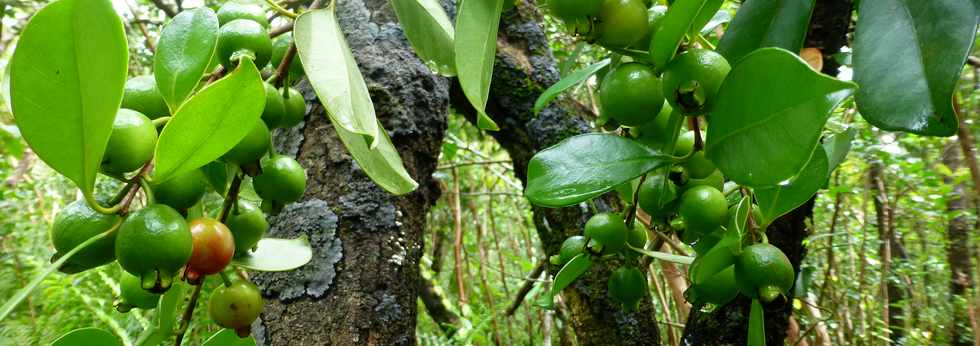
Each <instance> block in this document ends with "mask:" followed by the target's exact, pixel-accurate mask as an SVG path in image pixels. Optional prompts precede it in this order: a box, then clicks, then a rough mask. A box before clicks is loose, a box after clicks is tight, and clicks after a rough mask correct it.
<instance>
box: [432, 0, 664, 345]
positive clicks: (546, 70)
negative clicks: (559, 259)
mask: <svg viewBox="0 0 980 346" xmlns="http://www.w3.org/2000/svg"><path fill="white" fill-rule="evenodd" d="M541 19H542V18H541V15H540V13H538V11H537V9H536V8H535V6H534V4H533V3H530V2H521V3H519V4H518V5H517V7H515V9H513V10H510V11H507V12H505V13H504V14H503V16H502V17H501V24H500V31H499V33H498V36H497V59H496V64H495V66H494V72H493V73H494V75H493V82H492V83H491V85H490V100H489V102H488V103H487V113H488V114H490V115H491V117H492V118H493V119H494V120H495V121H496V122H497V124H498V125H499V126H500V131H494V132H488V134H490V135H491V136H493V137H494V139H496V140H497V142H498V143H500V145H501V147H503V148H504V149H505V150H507V152H508V153H509V154H510V157H511V159H512V160H513V165H514V174H515V176H517V178H519V179H520V180H521V182H522V183H524V184H525V185H526V184H527V164H528V161H529V160H530V159H531V157H532V156H533V155H534V154H535V153H537V152H538V151H539V150H541V149H544V148H547V147H549V146H551V145H553V144H555V143H558V142H559V141H561V140H562V139H565V138H568V137H570V136H573V135H576V134H580V133H585V132H588V131H589V130H590V129H589V125H588V123H587V122H586V121H585V120H584V119H583V118H582V117H580V116H579V114H576V113H577V111H576V110H575V109H574V108H575V107H573V106H570V105H562V104H559V103H555V104H552V105H550V106H549V107H547V108H545V109H544V110H543V111H542V112H541V113H540V114H539V115H537V116H535V115H534V113H533V111H532V107H533V105H534V101H535V100H537V98H538V96H539V95H540V94H541V92H542V91H544V89H546V88H547V87H548V86H550V85H551V84H553V83H555V82H557V81H558V78H559V76H558V68H557V63H556V60H555V58H554V56H553V55H552V53H551V49H550V48H549V46H548V40H547V37H546V35H545V32H544V30H543V29H542V27H541V25H540V20H541ZM451 94H452V100H453V105H454V106H455V108H456V109H457V110H458V111H459V112H461V113H463V114H465V115H466V116H467V118H468V119H469V120H470V121H471V122H473V123H475V118H474V115H475V114H474V110H473V108H472V107H471V106H470V105H469V103H468V102H467V101H466V98H465V97H464V96H463V94H462V90H461V89H460V88H459V85H458V83H454V85H453V86H452V88H451ZM610 201H612V199H601V198H600V199H598V200H597V205H598V206H599V208H600V209H603V210H609V209H610V205H611V203H610ZM533 212H534V225H535V227H536V228H537V232H538V237H539V238H540V240H541V243H542V245H543V246H544V251H545V252H546V253H548V254H555V253H558V249H559V247H560V246H561V242H562V241H564V239H565V238H566V237H568V236H571V235H575V234H581V232H582V227H583V226H584V223H585V221H586V220H587V218H588V217H589V216H590V215H589V213H588V212H587V211H586V210H585V208H582V207H579V206H573V207H567V208H559V209H550V208H540V207H534V208H533ZM616 265H617V263H605V262H601V261H600V262H596V263H595V265H593V266H592V269H590V270H589V272H588V273H586V274H585V275H583V276H582V277H581V278H579V279H578V280H576V282H575V283H574V284H572V285H571V287H569V288H567V289H565V290H564V291H563V292H562V297H563V298H564V299H565V303H566V305H567V306H568V310H569V311H568V313H569V322H570V323H571V325H572V327H573V330H574V331H575V334H576V336H577V338H578V341H579V343H580V344H583V345H658V344H659V343H660V332H659V330H658V328H657V323H656V322H657V321H656V317H655V316H656V313H655V311H654V307H653V304H652V303H651V300H650V299H644V300H642V302H641V304H640V307H639V309H637V310H636V311H633V312H629V313H627V312H624V311H623V310H622V309H621V308H620V307H619V306H618V304H616V302H614V301H613V300H612V299H611V298H609V297H608V296H607V295H606V281H607V278H608V277H609V274H610V273H611V272H612V270H613V269H615V268H616ZM558 269H560V267H558V266H554V265H551V264H548V266H547V270H548V273H550V274H552V275H554V274H555V273H557V272H558ZM644 270H645V269H644Z"/></svg>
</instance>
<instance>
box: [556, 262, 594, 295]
mask: <svg viewBox="0 0 980 346" xmlns="http://www.w3.org/2000/svg"><path fill="white" fill-rule="evenodd" d="M591 267H592V259H591V258H590V257H589V255H588V254H582V253H580V254H578V255H575V257H572V259H571V260H569V261H568V263H565V266H563V267H561V269H560V270H558V274H555V282H554V284H553V285H552V286H551V289H552V290H551V291H552V292H554V294H558V293H561V291H562V290H564V289H565V287H568V285H571V284H572V282H575V279H578V277H579V276H582V274H585V272H587V271H588V270H589V268H591Z"/></svg>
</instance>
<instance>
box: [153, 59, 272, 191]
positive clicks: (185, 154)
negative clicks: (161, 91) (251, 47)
mask: <svg viewBox="0 0 980 346" xmlns="http://www.w3.org/2000/svg"><path fill="white" fill-rule="evenodd" d="M264 107H265V87H263V85H262V77H261V76H260V75H259V70H258V69H256V68H255V64H254V63H252V61H251V60H250V59H248V58H245V59H242V60H241V63H240V64H239V65H238V68H236V69H235V71H233V72H232V73H231V74H229V75H227V76H225V77H224V78H222V79H220V80H218V81H217V82H214V83H212V84H210V85H208V86H206V87H204V89H201V91H199V92H198V93H197V94H194V96H193V97H191V98H190V99H189V100H187V102H186V103H184V105H183V106H181V107H180V109H179V110H177V114H174V116H173V118H172V119H170V121H169V122H167V126H166V127H164V128H163V132H161V133H160V139H159V140H158V141H157V148H156V171H155V173H154V177H153V178H154V179H156V180H157V181H166V180H167V179H168V178H170V177H173V176H176V175H179V174H181V173H185V172H188V171H190V170H193V169H198V168H201V167H203V166H204V165H206V164H208V163H209V162H211V161H214V160H216V159H218V158H219V157H221V155H224V154H225V153H226V152H228V150H231V148H233V147H234V146H235V145H236V144H238V142H240V141H241V140H242V138H245V135H247V134H248V132H249V131H251V130H252V128H253V127H254V126H255V124H256V122H257V121H259V117H261V116H262V109H263V108H264Z"/></svg>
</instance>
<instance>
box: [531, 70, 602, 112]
mask: <svg viewBox="0 0 980 346" xmlns="http://www.w3.org/2000/svg"><path fill="white" fill-rule="evenodd" d="M610 61H611V60H610V59H603V60H601V61H599V62H597V63H595V64H592V65H589V66H588V67H586V68H583V69H581V70H578V71H575V72H572V73H571V74H569V75H568V76H565V78H562V79H561V80H559V81H558V82H557V83H555V84H552V85H551V86H550V87H548V89H546V90H545V91H544V92H543V93H541V96H538V99H537V101H534V114H538V113H541V110H543V109H544V107H545V106H547V105H548V104H549V103H551V101H553V100H554V99H555V98H556V97H558V95H560V94H561V93H562V92H564V91H565V90H568V88H571V87H573V86H576V85H578V84H579V83H582V82H584V81H585V80H586V79H589V77H592V75H594V74H595V73H596V72H598V71H599V70H601V69H602V68H603V67H606V66H609V62H610Z"/></svg>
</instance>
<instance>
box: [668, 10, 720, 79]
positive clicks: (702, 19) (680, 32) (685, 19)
mask: <svg viewBox="0 0 980 346" xmlns="http://www.w3.org/2000/svg"><path fill="white" fill-rule="evenodd" d="M721 3H722V1H721V0H677V1H675V2H674V3H673V4H671V5H670V7H668V8H667V14H666V15H664V18H663V19H661V22H660V26H659V27H658V28H657V32H656V33H654V34H653V37H655V38H656V39H654V40H653V42H650V56H651V57H652V59H653V64H654V66H656V68H657V69H663V68H664V67H665V66H667V63H668V62H670V59H671V58H673V57H674V53H676V52H677V47H678V46H679V45H680V44H681V40H683V39H684V35H685V34H687V33H688V31H691V30H692V29H691V28H692V27H695V26H696V25H697V24H696V23H700V25H699V26H697V28H696V29H693V30H694V31H695V32H697V31H698V30H700V29H701V27H703V26H704V25H705V24H706V23H708V21H709V20H711V16H713V15H714V14H715V12H717V11H718V8H719V7H721ZM702 12H703V13H706V15H702V14H701V13H702Z"/></svg>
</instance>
